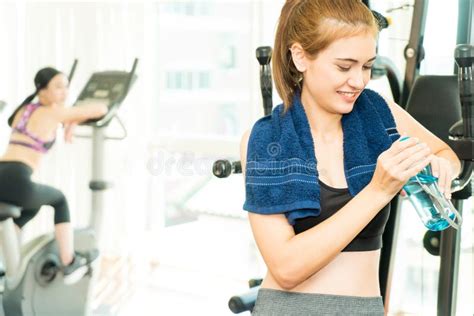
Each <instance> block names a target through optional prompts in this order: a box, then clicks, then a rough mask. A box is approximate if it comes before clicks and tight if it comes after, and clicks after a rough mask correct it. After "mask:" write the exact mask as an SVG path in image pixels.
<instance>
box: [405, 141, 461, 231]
mask: <svg viewBox="0 0 474 316" xmlns="http://www.w3.org/2000/svg"><path fill="white" fill-rule="evenodd" d="M408 138H409V137H404V138H402V139H400V141H404V140H406V139H408ZM403 189H404V190H405V192H406V193H407V196H408V199H409V200H410V202H411V204H412V205H413V207H414V208H415V210H416V212H417V213H418V216H419V217H420V219H421V221H422V222H423V224H424V225H425V226H426V228H428V229H429V230H432V231H439V230H444V229H446V228H448V227H449V226H453V227H454V228H456V229H458V228H459V226H460V225H461V222H462V218H461V216H460V214H459V213H458V211H457V210H456V208H455V207H454V206H453V204H452V203H451V201H450V200H448V199H447V198H446V197H445V196H444V194H442V193H441V191H440V190H439V186H438V178H436V177H434V176H433V174H432V172H431V166H430V165H428V166H426V167H425V168H423V170H421V171H420V172H419V173H418V174H417V175H416V176H414V177H412V178H410V180H408V182H407V183H406V184H405V185H404V186H403ZM456 220H457V223H456Z"/></svg>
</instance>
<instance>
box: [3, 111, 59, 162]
mask: <svg viewBox="0 0 474 316" xmlns="http://www.w3.org/2000/svg"><path fill="white" fill-rule="evenodd" d="M39 107H40V104H39V103H31V104H28V105H26V108H25V110H24V111H23V113H22V115H21V118H20V121H19V122H18V124H17V125H16V126H14V127H13V128H12V130H13V131H12V133H18V134H23V135H26V136H28V137H29V138H31V139H32V140H33V143H28V142H24V141H20V140H10V144H14V145H20V146H25V147H28V148H31V149H33V150H35V151H38V152H40V153H46V152H48V150H49V149H51V147H53V145H54V142H55V141H56V138H54V139H53V140H51V141H49V142H48V141H43V140H42V139H40V138H39V137H38V136H36V135H34V134H33V133H31V132H30V131H28V130H27V129H26V125H27V124H28V120H29V119H30V117H31V115H32V114H33V112H34V111H36V109H38V108H39Z"/></svg>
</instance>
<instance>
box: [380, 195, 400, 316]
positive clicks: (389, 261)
mask: <svg viewBox="0 0 474 316" xmlns="http://www.w3.org/2000/svg"><path fill="white" fill-rule="evenodd" d="M399 209H400V198H398V197H396V198H394V199H393V200H392V201H391V202H390V216H389V218H388V221H387V224H386V226H385V231H384V233H383V235H382V243H383V247H382V250H381V253H380V264H379V284H380V292H381V295H382V300H383V302H384V306H385V311H386V312H387V313H388V311H389V303H390V288H391V283H392V282H391V281H392V275H393V268H394V264H395V253H396V248H397V243H396V241H397V239H398V227H399V223H400V214H399V213H400V212H399Z"/></svg>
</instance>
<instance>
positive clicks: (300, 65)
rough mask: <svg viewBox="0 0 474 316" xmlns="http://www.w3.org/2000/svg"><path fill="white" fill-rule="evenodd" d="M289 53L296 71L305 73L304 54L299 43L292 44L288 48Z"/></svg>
mask: <svg viewBox="0 0 474 316" xmlns="http://www.w3.org/2000/svg"><path fill="white" fill-rule="evenodd" d="M290 52H291V59H292V60H293V63H294V64H295V67H296V69H297V70H298V71H299V72H305V71H306V68H307V66H306V61H307V60H306V54H305V52H304V49H303V47H302V46H301V44H299V43H294V44H293V45H291V47H290Z"/></svg>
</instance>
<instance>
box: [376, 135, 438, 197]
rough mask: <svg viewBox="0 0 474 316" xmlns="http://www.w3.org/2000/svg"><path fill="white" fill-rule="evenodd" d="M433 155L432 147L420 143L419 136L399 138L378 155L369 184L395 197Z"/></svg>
mask: <svg viewBox="0 0 474 316" xmlns="http://www.w3.org/2000/svg"><path fill="white" fill-rule="evenodd" d="M431 157H432V156H431V149H430V148H429V147H428V145H426V144H425V143H419V142H418V139H417V138H409V139H407V140H405V141H400V140H397V141H396V142H394V143H393V144H392V146H391V147H390V148H389V149H387V150H386V151H384V152H383V153H382V154H380V156H379V157H378V159H377V166H376V167H375V172H374V175H373V177H372V180H371V181H370V183H369V185H370V186H371V187H372V188H373V189H374V190H377V191H379V192H383V193H385V194H387V195H390V196H392V197H393V196H395V195H396V194H397V193H398V192H399V191H400V190H401V189H402V187H403V186H404V185H405V183H406V182H407V181H408V180H409V179H410V178H411V177H413V176H415V175H416V174H418V172H420V171H421V170H422V169H423V168H424V167H426V166H427V165H428V164H429V163H430V162H431Z"/></svg>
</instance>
